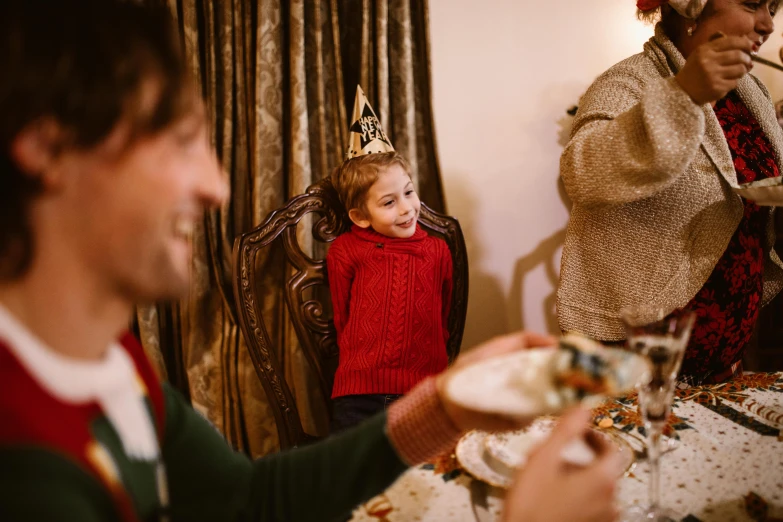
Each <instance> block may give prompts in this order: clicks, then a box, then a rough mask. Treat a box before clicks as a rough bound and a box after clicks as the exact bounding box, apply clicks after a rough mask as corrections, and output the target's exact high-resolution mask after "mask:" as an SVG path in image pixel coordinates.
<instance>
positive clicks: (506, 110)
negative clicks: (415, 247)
mask: <svg viewBox="0 0 783 522" xmlns="http://www.w3.org/2000/svg"><path fill="white" fill-rule="evenodd" d="M634 4H635V2H634V1H633V0H589V1H588V2H585V1H584V0H555V1H540V2H525V1H522V0H488V1H485V2H478V1H477V0H430V27H431V38H432V75H433V103H434V111H435V126H436V132H437V140H438V150H439V155H440V163H441V168H442V173H443V179H444V184H445V189H446V198H447V203H448V206H449V212H450V213H451V214H453V215H455V216H456V217H457V218H459V220H460V222H461V223H462V226H463V228H464V230H465V235H466V239H467V242H468V252H469V256H470V267H471V270H470V278H471V279H470V301H469V309H468V324H467V327H466V331H465V345H464V346H465V347H466V348H467V347H470V346H473V345H474V344H476V343H477V342H479V341H481V340H484V339H487V338H489V337H491V336H493V335H496V334H500V333H504V332H508V331H511V330H514V329H518V328H528V329H534V330H539V331H542V330H549V331H552V332H555V331H557V323H556V320H555V316H554V292H555V288H556V284H557V283H556V281H557V275H558V272H559V257H560V247H561V245H562V241H563V234H564V230H565V225H566V222H567V220H568V202H567V200H566V198H565V195H564V193H563V192H562V190H560V189H559V185H558V162H559V156H560V153H561V151H562V146H563V143H564V140H565V139H566V137H567V134H565V133H567V127H568V124H569V121H570V118H569V117H567V115H566V109H568V108H569V107H570V106H572V105H574V104H576V102H577V101H578V99H579V96H580V95H581V94H582V93H583V92H584V90H585V89H586V88H587V87H588V86H589V84H590V83H591V81H592V80H593V79H594V78H595V77H596V76H597V75H598V74H600V73H601V72H602V71H604V70H605V69H607V68H608V67H609V66H611V65H612V64H614V63H616V62H617V61H619V60H621V59H623V58H625V57H627V56H629V55H631V54H634V53H636V52H639V51H640V50H641V47H642V44H643V43H644V41H646V40H647V38H649V36H650V35H651V34H652V28H651V27H648V26H645V25H643V24H642V23H640V22H638V21H636V19H635V17H634V10H635V8H634ZM780 25H781V26H782V27H783V23H780ZM782 44H783V41H782V39H781V37H780V35H776V36H775V37H774V38H773V39H772V40H771V41H770V42H769V43H767V45H766V46H765V48H764V49H762V55H764V56H765V57H767V58H771V59H774V58H775V57H776V56H777V50H778V48H779V47H780V46H781V45H782ZM763 69H767V68H766V67H763V66H757V68H756V70H757V71H759V76H761V77H762V79H763V80H764V81H765V82H767V85H768V86H769V87H770V90H771V91H772V93H773V97H775V99H779V98H781V97H783V73H778V72H775V71H771V70H768V69H767V70H763Z"/></svg>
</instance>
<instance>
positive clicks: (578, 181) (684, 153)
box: [560, 67, 705, 205]
mask: <svg viewBox="0 0 783 522" xmlns="http://www.w3.org/2000/svg"><path fill="white" fill-rule="evenodd" d="M645 72H646V71H645ZM645 77H646V75H645V74H637V72H636V71H634V70H633V69H632V68H630V67H614V68H612V69H610V70H609V71H607V72H606V73H604V74H603V75H602V76H601V77H600V78H598V79H597V80H596V81H595V83H594V84H593V85H592V86H591V87H590V89H589V90H588V92H587V93H586V94H585V96H584V97H583V98H582V100H581V101H580V106H579V111H578V113H577V117H576V120H575V122H574V128H573V130H572V134H571V140H570V142H569V143H568V145H567V147H566V149H565V151H564V152H563V155H562V158H561V160H560V172H561V176H562V177H563V182H564V184H565V188H566V191H567V193H568V195H569V197H570V198H571V199H572V200H573V201H574V202H575V203H579V204H582V205H602V204H617V203H627V202H631V201H636V200H639V199H643V198H646V197H649V196H652V195H653V194H656V193H657V192H659V191H661V190H663V189H665V188H666V187H668V186H669V185H670V184H672V183H673V182H674V181H675V180H676V179H677V177H678V176H679V175H681V174H682V173H683V172H685V170H686V168H687V166H688V164H689V163H690V162H691V160H692V159H693V158H694V156H695V155H696V153H697V152H698V149H699V145H700V144H701V141H702V138H703V136H704V127H705V115H704V111H703V110H702V108H701V107H700V106H698V105H696V104H695V103H694V102H693V101H692V100H691V98H690V97H689V96H688V95H687V94H686V93H685V91H683V90H682V88H681V87H680V86H679V84H678V83H677V82H676V81H675V79H674V78H666V79H664V78H659V79H655V80H652V81H648V80H645V79H644V78H645Z"/></svg>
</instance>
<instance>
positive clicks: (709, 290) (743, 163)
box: [682, 91, 780, 384]
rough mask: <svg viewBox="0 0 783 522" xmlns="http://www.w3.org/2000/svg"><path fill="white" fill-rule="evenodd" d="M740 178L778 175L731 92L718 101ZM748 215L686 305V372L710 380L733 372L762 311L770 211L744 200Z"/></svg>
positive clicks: (699, 379) (756, 129)
mask: <svg viewBox="0 0 783 522" xmlns="http://www.w3.org/2000/svg"><path fill="white" fill-rule="evenodd" d="M715 115H716V116H717V117H718V121H719V122H720V125H721V127H722V128H723V133H724V135H725V136H726V141H727V142H728V144H729V149H730V150H731V156H732V158H733V160H734V168H735V170H736V171H737V180H738V181H739V183H748V182H751V181H755V180H760V179H765V178H770V177H777V176H779V175H780V172H779V171H778V167H777V164H776V163H775V155H774V153H773V151H772V146H771V144H770V142H769V140H768V139H767V137H766V136H765V135H764V132H763V131H762V130H761V127H760V126H759V123H758V121H756V118H755V117H754V116H753V115H752V114H751V113H750V111H749V110H748V108H747V107H746V106H745V104H744V103H743V102H742V100H741V99H740V98H739V96H738V95H737V94H736V93H735V92H734V91H732V92H731V93H729V94H728V95H727V96H726V97H725V98H723V99H722V100H720V101H719V102H718V103H717V104H716V105H715ZM744 203H745V214H744V216H743V218H742V221H740V224H739V226H738V227H737V230H736V232H735V233H734V236H733V237H732V238H731V241H730V242H729V246H728V247H727V248H726V251H725V252H724V253H723V257H721V259H720V260H719V261H718V264H717V266H716V267H715V269H714V270H713V272H712V274H711V275H710V277H709V279H708V280H707V282H706V283H705V284H704V286H703V287H702V289H701V290H700V291H699V293H698V294H697V295H696V296H695V297H694V298H693V299H692V300H691V302H690V303H689V304H688V305H687V307H686V308H688V309H690V310H693V311H694V312H696V326H695V327H694V329H693V333H692V334H691V340H690V343H689V344H688V349H687V351H686V352H685V360H684V361H683V365H682V374H683V376H686V377H688V378H690V380H691V381H692V382H695V383H701V384H708V383H711V382H716V381H719V380H721V379H722V378H724V379H725V378H728V377H730V376H731V375H730V372H729V374H728V375H727V372H728V371H729V369H730V368H731V366H732V365H733V364H734V363H735V362H737V361H739V360H741V359H742V355H743V352H744V351H745V347H746V346H747V344H748V342H749V341H750V338H751V336H752V334H753V327H754V325H755V324H756V320H757V319H758V314H759V305H760V301H761V295H762V286H763V282H764V281H763V268H764V250H763V246H762V245H763V239H762V238H763V237H764V233H765V229H766V224H767V215H768V214H767V212H765V211H763V210H761V209H760V208H759V206H758V205H756V204H755V203H753V202H750V201H744Z"/></svg>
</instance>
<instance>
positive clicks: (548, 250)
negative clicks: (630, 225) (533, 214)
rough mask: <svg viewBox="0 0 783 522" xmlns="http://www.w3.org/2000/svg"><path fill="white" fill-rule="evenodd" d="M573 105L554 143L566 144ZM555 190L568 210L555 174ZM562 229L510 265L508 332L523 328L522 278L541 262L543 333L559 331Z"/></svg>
mask: <svg viewBox="0 0 783 522" xmlns="http://www.w3.org/2000/svg"><path fill="white" fill-rule="evenodd" d="M575 112H576V111H575V108H572V109H569V111H568V112H567V113H564V114H563V116H562V117H561V118H560V119H559V120H558V121H557V124H558V132H557V143H558V144H559V145H560V146H561V147H564V148H565V146H566V145H567V144H568V140H569V138H570V135H571V126H572V124H573V120H574V117H573V114H575ZM557 192H558V195H559V196H560V200H561V201H562V202H563V205H564V206H565V207H566V209H568V212H569V214H570V212H571V206H572V204H571V200H570V199H569V197H568V194H566V191H565V187H564V186H563V179H562V178H561V177H560V176H559V175H558V177H557ZM565 234H566V229H565V228H563V229H561V230H558V231H557V232H555V233H554V234H552V235H551V236H549V237H548V238H546V239H544V240H543V241H541V242H540V243H539V244H538V245H537V246H536V248H535V249H533V251H532V252H530V253H528V254H525V255H524V256H522V257H521V258H519V259H518V260H517V262H516V264H515V265H514V276H513V278H512V280H511V289H510V291H509V298H508V303H509V314H510V315H509V316H508V317H510V318H511V319H510V321H511V324H509V327H510V329H511V331H515V330H521V329H524V328H526V327H527V325H526V321H525V306H524V300H525V299H524V298H525V278H526V277H527V275H528V274H529V273H530V272H532V271H534V270H535V269H536V268H538V267H539V266H541V265H543V267H544V273H545V274H546V278H547V280H548V282H549V283H550V285H551V288H552V291H551V292H550V293H549V294H547V295H546V296H545V297H544V299H543V302H542V303H541V306H542V307H543V317H544V320H545V321H546V329H547V332H549V333H552V334H557V333H558V332H560V326H559V324H558V321H557V310H556V306H555V305H556V303H557V287H558V285H559V283H560V272H559V268H558V267H559V257H558V255H559V252H560V249H561V247H562V246H563V242H564V241H565Z"/></svg>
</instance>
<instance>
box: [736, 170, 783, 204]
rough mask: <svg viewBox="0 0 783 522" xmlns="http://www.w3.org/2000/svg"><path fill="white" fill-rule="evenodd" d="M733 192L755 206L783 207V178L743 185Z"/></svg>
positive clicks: (767, 179)
mask: <svg viewBox="0 0 783 522" xmlns="http://www.w3.org/2000/svg"><path fill="white" fill-rule="evenodd" d="M734 192H735V193H737V194H739V195H740V196H742V197H743V198H745V199H747V200H750V201H753V202H754V203H756V204H757V205H761V206H765V207H780V206H783V177H780V176H778V177H775V178H766V179H762V180H759V181H753V182H751V183H743V184H742V185H740V186H739V187H737V188H735V189H734Z"/></svg>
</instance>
